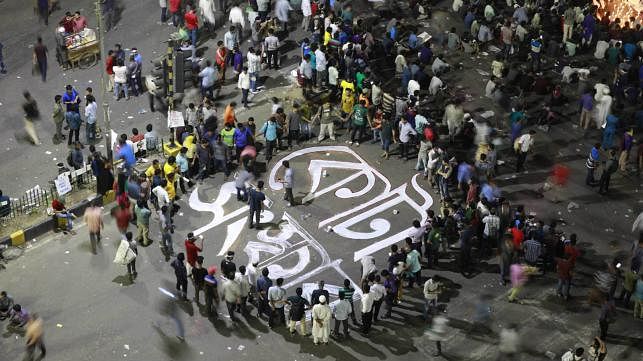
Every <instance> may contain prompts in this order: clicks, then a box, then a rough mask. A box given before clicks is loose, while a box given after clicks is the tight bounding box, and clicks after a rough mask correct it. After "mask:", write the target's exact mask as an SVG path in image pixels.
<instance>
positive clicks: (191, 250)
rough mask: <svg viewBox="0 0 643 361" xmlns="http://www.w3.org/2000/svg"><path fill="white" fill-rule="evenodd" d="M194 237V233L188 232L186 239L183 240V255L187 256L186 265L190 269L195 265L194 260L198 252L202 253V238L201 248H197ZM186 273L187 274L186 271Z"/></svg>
mask: <svg viewBox="0 0 643 361" xmlns="http://www.w3.org/2000/svg"><path fill="white" fill-rule="evenodd" d="M195 241H196V237H194V233H192V232H190V233H188V237H187V239H186V240H185V242H184V244H185V254H186V255H187V263H188V264H189V265H190V268H192V267H194V266H195V265H196V260H197V258H198V257H199V252H202V251H203V238H201V247H199V246H197V245H196V244H195ZM188 273H191V272H189V270H188Z"/></svg>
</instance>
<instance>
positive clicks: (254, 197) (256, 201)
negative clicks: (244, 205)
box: [248, 181, 266, 229]
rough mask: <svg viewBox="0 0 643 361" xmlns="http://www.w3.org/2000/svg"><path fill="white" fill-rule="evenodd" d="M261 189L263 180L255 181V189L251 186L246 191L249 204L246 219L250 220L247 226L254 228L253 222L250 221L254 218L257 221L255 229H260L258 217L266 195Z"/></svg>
mask: <svg viewBox="0 0 643 361" xmlns="http://www.w3.org/2000/svg"><path fill="white" fill-rule="evenodd" d="M262 189H263V181H259V182H257V189H253V188H251V189H250V190H249V191H248V205H249V206H250V216H249V217H248V221H249V222H250V225H248V228H254V227H255V226H254V224H253V223H252V221H253V218H254V219H255V221H256V223H257V229H260V228H261V226H260V224H261V223H260V222H259V220H260V218H261V210H262V208H263V207H262V206H263V201H264V200H265V199H266V195H265V194H263V192H262Z"/></svg>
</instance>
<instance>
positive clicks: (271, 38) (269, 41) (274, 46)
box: [263, 29, 279, 69]
mask: <svg viewBox="0 0 643 361" xmlns="http://www.w3.org/2000/svg"><path fill="white" fill-rule="evenodd" d="M263 50H264V52H265V53H266V57H267V62H268V69H272V68H273V67H274V68H275V69H277V68H279V64H278V62H277V53H278V50H279V38H278V37H276V36H275V31H274V30H273V29H268V36H266V38H265V39H264V40H263Z"/></svg>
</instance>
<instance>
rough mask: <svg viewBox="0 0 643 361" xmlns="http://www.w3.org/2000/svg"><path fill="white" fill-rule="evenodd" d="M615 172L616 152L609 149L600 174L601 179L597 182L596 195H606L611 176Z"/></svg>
mask: <svg viewBox="0 0 643 361" xmlns="http://www.w3.org/2000/svg"><path fill="white" fill-rule="evenodd" d="M617 170H618V158H617V157H616V150H614V149H610V150H609V156H608V158H607V161H606V162H605V167H604V168H603V173H601V179H600V181H599V182H598V185H599V186H598V193H600V194H607V191H608V188H609V186H610V179H611V178H612V174H614V173H616V171H617Z"/></svg>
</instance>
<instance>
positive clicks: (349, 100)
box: [340, 82, 355, 129]
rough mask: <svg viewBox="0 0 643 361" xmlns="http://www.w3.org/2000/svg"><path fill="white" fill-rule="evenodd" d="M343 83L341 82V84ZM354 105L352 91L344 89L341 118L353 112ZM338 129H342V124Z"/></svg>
mask: <svg viewBox="0 0 643 361" xmlns="http://www.w3.org/2000/svg"><path fill="white" fill-rule="evenodd" d="M342 83H343V82H342ZM354 105H355V96H354V95H353V91H352V90H351V89H350V88H346V90H344V91H343V92H342V112H341V115H342V118H346V117H347V116H348V114H350V113H351V112H352V111H353V106H354ZM348 127H349V128H348V129H350V123H349V125H348ZM340 128H341V129H343V128H344V122H342V124H341V125H340Z"/></svg>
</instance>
